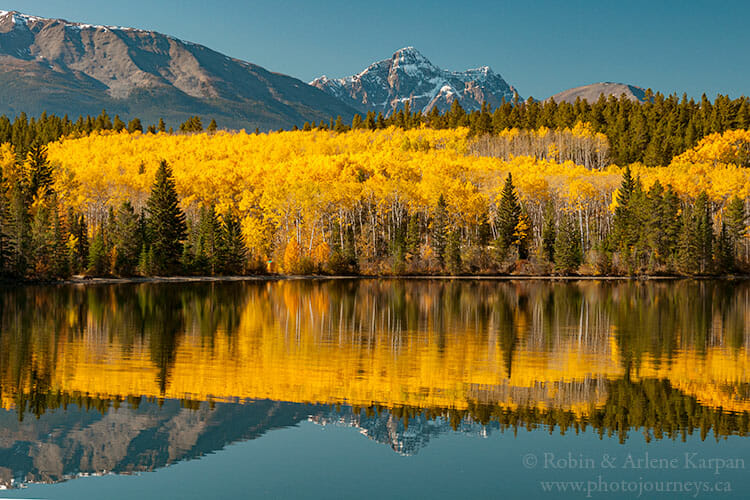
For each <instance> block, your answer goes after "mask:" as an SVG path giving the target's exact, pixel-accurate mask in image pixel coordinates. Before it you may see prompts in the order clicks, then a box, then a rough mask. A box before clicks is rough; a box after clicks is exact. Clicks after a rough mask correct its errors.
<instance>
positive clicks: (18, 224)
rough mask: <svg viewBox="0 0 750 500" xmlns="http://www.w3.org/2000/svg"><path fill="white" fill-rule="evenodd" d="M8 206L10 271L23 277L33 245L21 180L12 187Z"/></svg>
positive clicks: (12, 274)
mask: <svg viewBox="0 0 750 500" xmlns="http://www.w3.org/2000/svg"><path fill="white" fill-rule="evenodd" d="M8 197H9V200H10V202H9V206H8V218H7V220H8V222H7V224H6V227H7V230H6V231H7V233H6V234H7V235H8V239H7V242H8V255H9V259H8V263H7V267H8V271H9V272H10V274H11V276H14V277H17V278H23V277H24V276H25V275H26V270H27V265H28V261H29V257H30V256H29V250H30V246H31V241H30V231H29V212H28V205H27V203H26V195H25V189H24V188H23V185H22V184H21V182H20V181H19V180H16V181H15V182H14V183H13V184H11V187H10V193H9V196H8Z"/></svg>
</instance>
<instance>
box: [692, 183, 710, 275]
mask: <svg viewBox="0 0 750 500" xmlns="http://www.w3.org/2000/svg"><path fill="white" fill-rule="evenodd" d="M694 211H695V235H694V237H695V239H696V242H697V250H698V265H699V269H700V272H701V273H706V272H710V271H711V262H712V260H713V239H714V231H713V220H712V218H711V203H710V201H709V200H708V194H706V192H705V191H703V192H701V193H700V194H699V195H698V198H696V200H695V207H694Z"/></svg>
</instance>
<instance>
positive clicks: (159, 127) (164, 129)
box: [156, 118, 167, 132]
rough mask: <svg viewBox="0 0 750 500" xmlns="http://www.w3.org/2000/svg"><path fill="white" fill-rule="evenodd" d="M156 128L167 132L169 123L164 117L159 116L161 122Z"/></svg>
mask: <svg viewBox="0 0 750 500" xmlns="http://www.w3.org/2000/svg"><path fill="white" fill-rule="evenodd" d="M156 129H157V130H158V131H159V132H166V131H167V124H166V123H164V118H159V124H158V125H157V126H156Z"/></svg>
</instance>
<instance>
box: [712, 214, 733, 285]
mask: <svg viewBox="0 0 750 500" xmlns="http://www.w3.org/2000/svg"><path fill="white" fill-rule="evenodd" d="M714 260H715V268H716V271H717V272H719V273H720V274H727V273H731V272H733V271H734V270H735V258H734V244H733V242H732V238H731V237H730V236H729V231H728V230H727V225H726V224H725V223H723V222H722V224H721V230H720V231H719V235H718V237H717V238H716V255H715V259H714Z"/></svg>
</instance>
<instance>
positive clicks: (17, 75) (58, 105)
mask: <svg viewBox="0 0 750 500" xmlns="http://www.w3.org/2000/svg"><path fill="white" fill-rule="evenodd" d="M103 108H106V109H107V110H108V112H110V114H114V113H119V114H121V115H124V116H128V117H134V116H138V117H139V118H141V119H142V120H144V121H145V122H155V121H156V120H158V118H159V117H160V116H164V118H165V119H167V120H168V121H171V122H176V121H178V120H180V121H182V120H184V119H185V118H186V117H188V116H190V115H193V114H198V115H205V116H206V117H215V118H216V119H217V121H218V122H219V125H221V126H225V127H231V128H240V127H245V128H251V127H252V128H255V127H260V128H262V129H268V128H278V127H291V126H292V125H295V124H296V125H301V124H302V123H303V122H304V121H308V120H320V119H328V118H330V117H331V116H337V115H342V117H345V118H349V117H351V116H352V114H353V113H354V110H353V109H352V108H350V107H348V106H346V105H345V104H343V103H341V102H340V101H339V100H337V99H335V98H333V97H331V96H330V95H328V94H326V93H324V92H321V91H320V90H318V89H316V88H313V87H311V86H309V85H307V84H305V83H304V82H302V81H300V80H297V79H296V78H292V77H289V76H286V75H282V74H278V73H273V72H270V71H268V70H266V69H264V68H262V67H260V66H257V65H254V64H251V63H248V62H245V61H241V60H238V59H233V58H230V57H227V56H224V55H222V54H220V53H218V52H215V51H213V50H211V49H209V48H207V47H204V46H201V45H197V44H194V43H190V42H186V41H182V40H178V39H176V38H173V37H170V36H167V35H163V34H160V33H156V32H152V31H143V30H139V29H133V28H122V27H115V26H93V25H88V24H80V23H72V22H68V21H65V20H62V19H45V18H40V17H35V16H29V15H25V14H20V13H18V12H6V11H0V113H6V114H9V115H15V114H18V113H20V112H22V111H24V112H26V113H29V114H38V113H41V112H42V111H43V110H46V111H48V112H51V113H57V114H64V113H68V114H70V115H72V116H78V115H79V114H92V115H95V114H98V113H99V112H100V111H101V110H102V109H103Z"/></svg>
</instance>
